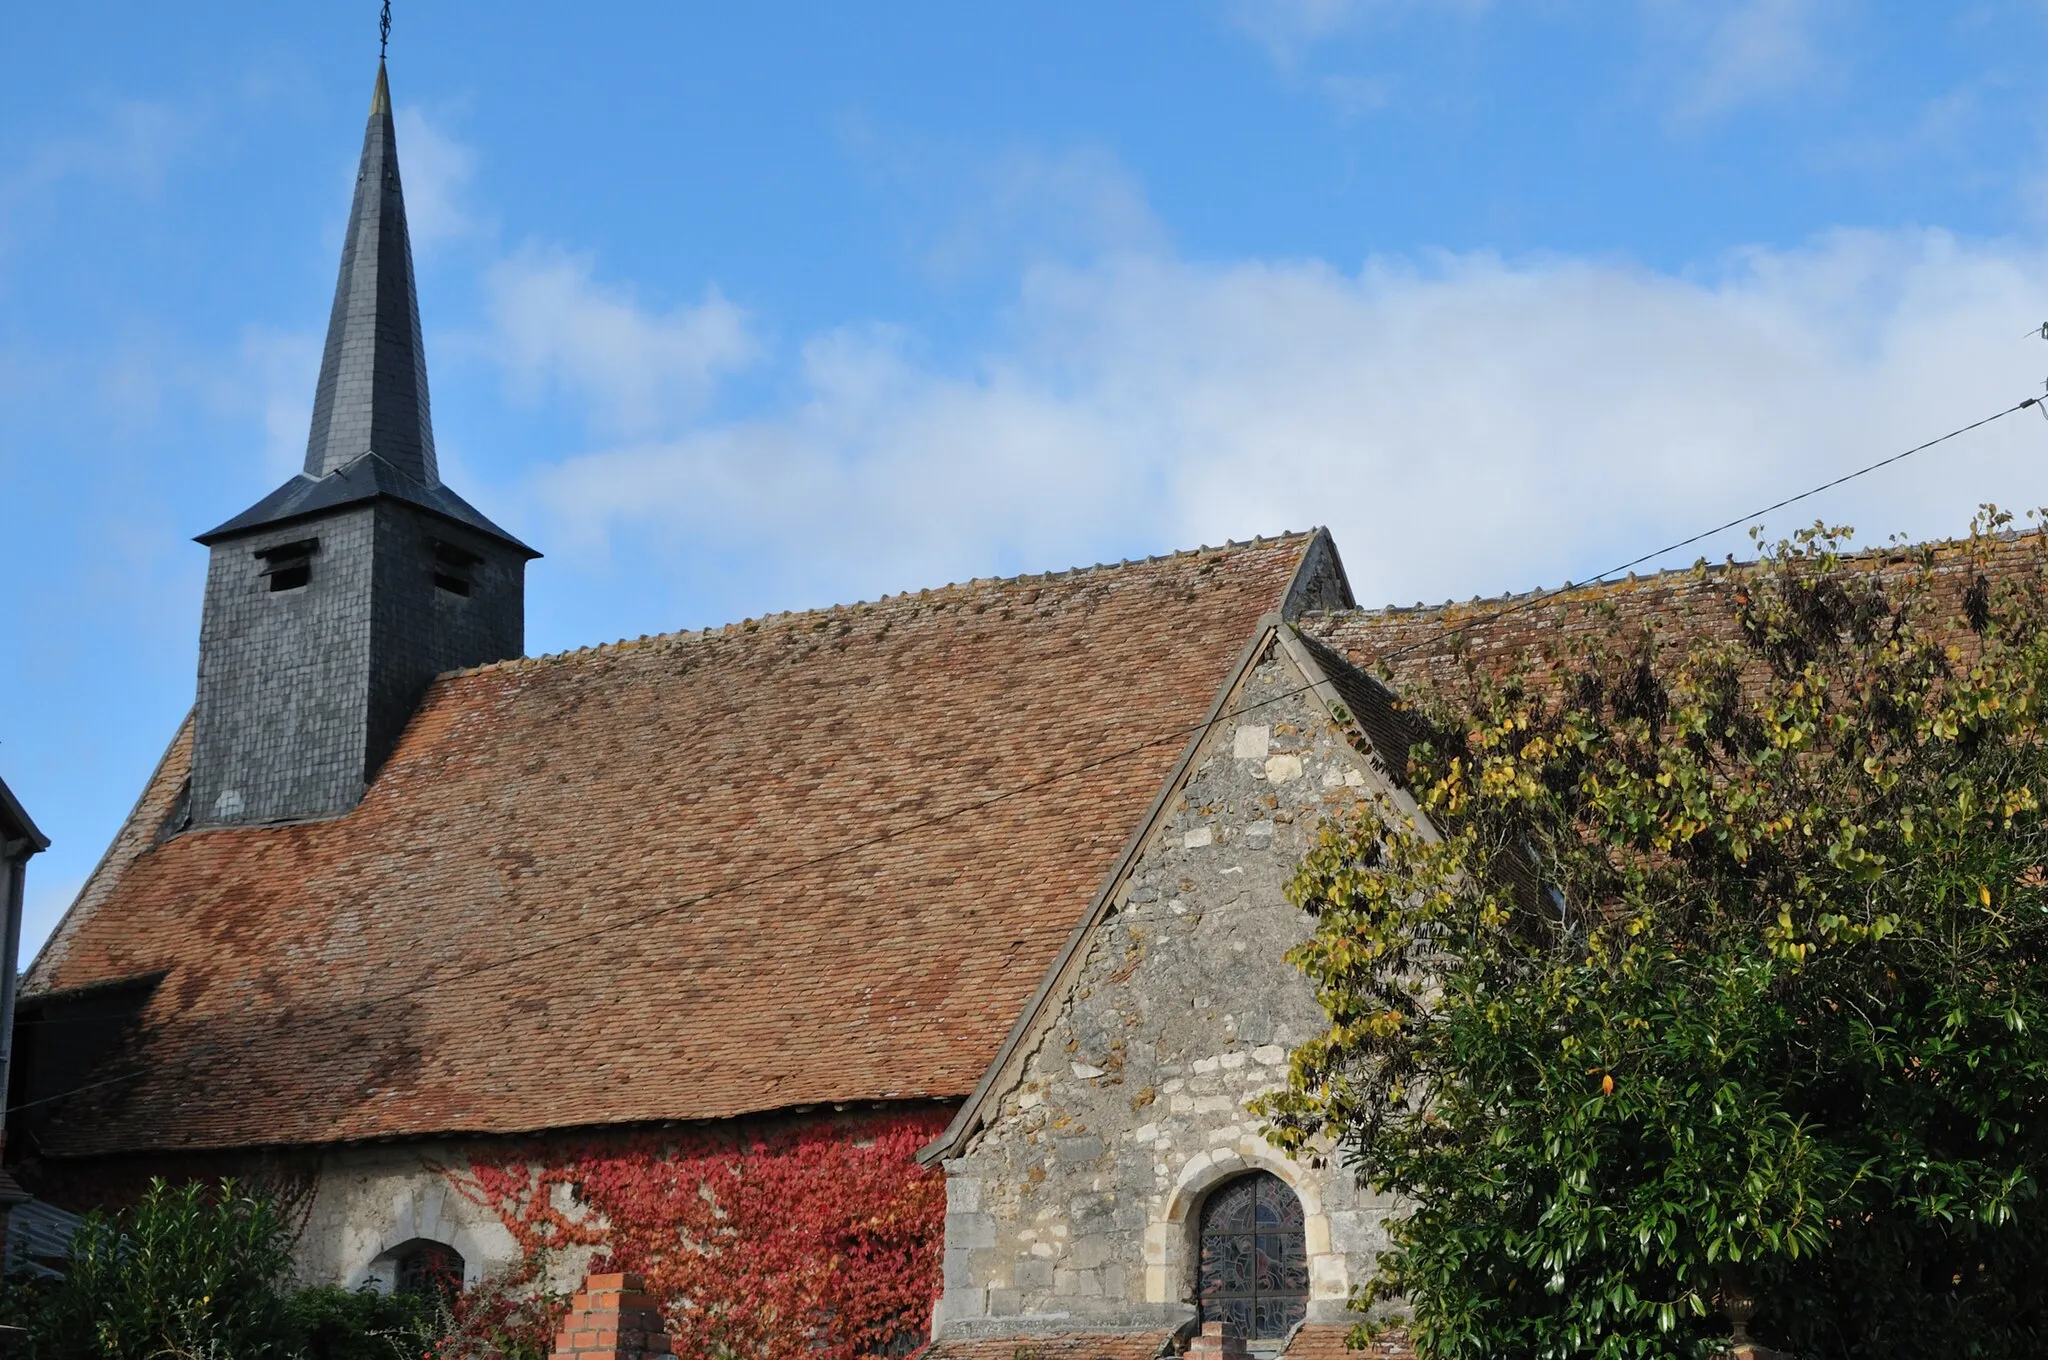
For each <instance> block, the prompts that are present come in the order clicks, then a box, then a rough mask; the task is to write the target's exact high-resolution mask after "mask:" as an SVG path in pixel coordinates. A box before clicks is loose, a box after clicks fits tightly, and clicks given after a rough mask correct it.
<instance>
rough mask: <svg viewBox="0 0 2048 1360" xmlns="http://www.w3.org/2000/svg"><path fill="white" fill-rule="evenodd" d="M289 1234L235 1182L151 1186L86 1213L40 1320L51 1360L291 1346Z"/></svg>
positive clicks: (245, 1353)
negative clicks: (129, 1202)
mask: <svg viewBox="0 0 2048 1360" xmlns="http://www.w3.org/2000/svg"><path fill="white" fill-rule="evenodd" d="M290 1266H291V1255H290V1233H289V1231H288V1230H287V1228H286V1226H285V1224H284V1222H283V1220H282V1219H280V1218H279V1217H278V1214H277V1210H276V1208H275V1207H274V1206H273V1205H272V1204H271V1202H270V1201H269V1199H267V1198H266V1197H264V1196H262V1195H259V1194H252V1193H250V1192H249V1191H246V1190H244V1189H243V1188H241V1187H240V1186H239V1185H237V1184H236V1183H235V1182H234V1181H232V1180H224V1181H222V1182H220V1184H219V1185H218V1186H217V1187H207V1186H202V1185H200V1184H199V1183H198V1182H196V1181H195V1182H192V1183H190V1184H188V1185H185V1186H183V1187H181V1188H178V1189H172V1188H171V1187H170V1186H168V1185H166V1184H164V1182H162V1181H160V1180H159V1181H152V1182H151V1183H150V1187H149V1190H148V1192H147V1193H146V1194H145V1195H143V1197H142V1199H141V1201H140V1202H139V1203H137V1204H136V1205H135V1206H134V1207H133V1208H131V1209H127V1210H124V1211H122V1212H120V1213H118V1214H114V1215H112V1216H108V1215H106V1214H101V1213H97V1212H95V1213H92V1214H88V1215H87V1216H86V1219H85V1223H84V1225H83V1226H81V1227H80V1228H79V1230H78V1234H77V1236H76V1237H74V1238H73V1239H72V1243H71V1273H70V1277H69V1278H68V1279H67V1280H66V1281H65V1283H64V1286H63V1287H62V1288H61V1289H59V1290H57V1291H56V1293H55V1295H54V1297H53V1298H52V1299H51V1300H50V1304H49V1307H48V1309H47V1311H46V1312H45V1313H44V1316H43V1322H42V1326H41V1329H40V1335H38V1336H37V1337H36V1342H37V1345H36V1352H37V1355H38V1356H39V1357H44V1358H45V1360H73V1358H74V1357H77V1358H78V1360H83V1358H84V1357H87V1356H91V1357H97V1358H98V1360H164V1358H165V1357H179V1360H200V1358H201V1357H205V1358H206V1360H213V1358H214V1357H220V1360H229V1358H230V1357H231V1358H232V1360H262V1358H263V1357H266V1356H273V1355H275V1356H284V1355H289V1354H291V1353H292V1351H293V1350H294V1349H295V1348H294V1346H293V1344H292V1343H293V1340H294V1337H293V1328H292V1325H291V1317H290V1313H289V1310H288V1309H287V1307H286V1303H285V1289H286V1283H287V1280H288V1278H289V1271H290Z"/></svg>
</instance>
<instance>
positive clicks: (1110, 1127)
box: [938, 644, 1390, 1336]
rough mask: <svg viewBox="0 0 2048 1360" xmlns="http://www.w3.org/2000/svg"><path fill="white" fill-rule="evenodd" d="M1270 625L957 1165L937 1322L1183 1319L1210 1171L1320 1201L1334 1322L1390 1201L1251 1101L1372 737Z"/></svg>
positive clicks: (1277, 1041)
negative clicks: (1300, 899)
mask: <svg viewBox="0 0 2048 1360" xmlns="http://www.w3.org/2000/svg"><path fill="white" fill-rule="evenodd" d="M1303 686H1304V681H1303V678H1302V676H1301V674H1300V672H1298V671H1297V670H1296V669H1295V668H1294V667H1293V665H1292V664H1291V663H1290V662H1289V661H1288V660H1287V658H1286V657H1285V655H1284V653H1283V652H1282V651H1281V650H1280V649H1279V647H1278V646H1277V644H1276V645H1275V646H1274V647H1273V648H1271V649H1269V651H1268V653H1267V654H1266V655H1265V656H1264V657H1263V658H1262V659H1261V660H1260V661H1259V662H1258V664H1257V665H1256V666H1255V667H1254V669H1253V671H1252V673H1251V675H1250V676H1249V677H1248V679H1247V681H1246V684H1245V685H1244V687H1243V689H1242V692H1241V693H1240V694H1239V695H1238V696H1236V697H1235V699H1234V700H1233V701H1232V703H1231V705H1230V706H1229V709H1227V710H1226V711H1229V710H1230V709H1234V710H1239V712H1240V716H1239V717H1237V718H1236V719H1235V720H1230V719H1226V720H1225V721H1224V722H1222V723H1219V724H1218V728H1217V730H1216V731H1215V732H1214V733H1212V734H1211V735H1210V737H1209V738H1208V740H1207V742H1206V743H1205V745H1204V747H1203V749H1202V750H1201V751H1199V752H1198V753H1197V756H1196V759H1195V761H1194V762H1193V764H1192V765H1191V767H1190V770H1189V773H1188V777H1187V780H1186V782H1185V784H1184V786H1183V788H1182V790H1181V792H1180V793H1179V794H1178V795H1177V796H1176V797H1175V798H1174V799H1173V800H1172V801H1171V802H1170V803H1169V805H1168V809H1167V815H1166V816H1165V817H1164V818H1163V819H1162V824H1161V825H1160V826H1159V827H1158V828H1157V829H1156V830H1155V832H1154V834H1153V836H1152V837H1151V839H1150V841H1149V842H1148V843H1147V844H1146V845H1145V847H1144V848H1143V850H1142V852H1141V853H1140V856H1139V858H1138V860H1137V862H1136V864H1135V865H1134V866H1133V869H1132V871H1131V873H1130V874H1129V875H1128V877H1127V878H1126V880H1125V882H1124V883H1123V884H1122V885H1121V886H1120V888H1119V889H1118V891H1117V894H1116V897H1115V901H1114V905H1113V908H1112V909H1111V911H1110V914H1109V915H1108V916H1107V917H1106V918H1105V919H1104V920H1103V921H1102V923H1101V924H1100V925H1099V927H1098V928H1097V929H1096V931H1095V932H1094V936H1093V938H1092V940H1090V941H1089V942H1088V943H1087V944H1086V945H1085V946H1084V948H1085V950H1086V954H1085V957H1084V959H1083V961H1082V963H1081V965H1080V969H1079V972H1078V974H1077V975H1076V976H1075V977H1074V980H1073V983H1072V985H1071V986H1070V987H1069V988H1068V989H1067V991H1066V994H1065V995H1063V996H1061V997H1060V998H1058V999H1057V1001H1056V1002H1055V1003H1054V1004H1056V1005H1057V1007H1058V1010H1057V1013H1056V1016H1055V1017H1054V1018H1053V1019H1052V1020H1051V1022H1050V1023H1049V1025H1048V1026H1047V1027H1046V1028H1044V1029H1043V1030H1042V1032H1041V1033H1040V1034H1038V1035H1037V1036H1035V1037H1034V1039H1033V1040H1032V1041H1030V1043H1031V1046H1030V1047H1029V1049H1028V1051H1027V1052H1026V1053H1025V1054H1024V1055H1022V1058H1021V1064H1013V1066H1012V1068H1011V1072H1010V1074H1008V1076H1007V1079H1008V1080H1009V1082H1010V1084H1009V1085H1008V1086H1007V1088H1003V1089H998V1090H996V1091H992V1092H991V1093H990V1096H989V1100H990V1107H989V1112H988V1115H987V1121H988V1122H987V1125H986V1126H985V1127H984V1128H983V1129H982V1131H981V1132H980V1133H978V1134H977V1135H976V1136H975V1137H974V1138H973V1139H972V1140H971V1141H970V1142H969V1144H968V1146H967V1148H966V1150H965V1151H964V1153H963V1154H962V1155H961V1156H959V1157H957V1158H955V1159H952V1160H950V1161H948V1162H947V1164H946V1170H947V1176H948V1181H947V1185H948V1209H949V1216H948V1218H947V1226H946V1256H945V1295H944V1297H943V1299H942V1300H941V1302H940V1305H939V1310H938V1323H939V1327H940V1332H941V1335H955V1336H962V1335H975V1334H1001V1333H1005V1332H1026V1331H1032V1330H1057V1329H1059V1328H1062V1327H1065V1328H1072V1327H1076V1326H1080V1327H1096V1328H1111V1327H1140V1326H1159V1325H1169V1326H1170V1325H1176V1324H1178V1323H1180V1322H1182V1321H1185V1320H1186V1319H1188V1318H1191V1317H1192V1316H1193V1313H1194V1308H1193V1304H1192V1298H1193V1288H1194V1266H1193V1255H1194V1253H1193V1244H1194V1234H1195V1231H1196V1226H1197V1224H1198V1222H1199V1217H1200V1204H1201V1201H1202V1199H1203V1197H1204V1196H1205V1195H1206V1193H1207V1192H1208V1190H1209V1189H1210V1188H1211V1187H1213V1186H1214V1185H1216V1184H1219V1183H1221V1182H1222V1181H1225V1180H1228V1179H1229V1178H1231V1177H1232V1176H1234V1175H1237V1174H1240V1173H1242V1172H1243V1171H1245V1170H1248V1169H1251V1168H1264V1169H1268V1170H1271V1171H1273V1172H1274V1173H1275V1174H1277V1175H1279V1176H1280V1177H1281V1179H1283V1180H1285V1181H1287V1182H1288V1183H1289V1184H1290V1185H1292V1186H1293V1187H1294V1188H1295V1191H1296V1193H1297V1194H1298V1195H1300V1197H1301V1199H1302V1203H1303V1208H1304V1210H1305V1211H1306V1212H1307V1215H1308V1249H1309V1253H1310V1257H1311V1271H1312V1278H1313V1292H1312V1297H1311V1303H1310V1318H1311V1319H1312V1320H1329V1321H1340V1320H1342V1319H1343V1317H1344V1302H1345V1299H1346V1297H1347V1295H1348V1293H1349V1291H1350V1289H1351V1288H1352V1286H1354V1285H1355V1284H1357V1283H1359V1282H1361V1281H1362V1280H1363V1279H1364V1278H1365V1277H1366V1275H1367V1274H1368V1272H1369V1271H1370V1269H1371V1267H1372V1263H1373V1260H1374V1258H1375V1255H1376V1253H1377V1252H1378V1251H1379V1250H1381V1249H1382V1248H1383V1247H1384V1245H1385V1240H1384V1235H1383V1233H1382V1231H1381V1227H1380V1224H1381V1222H1382V1220H1383V1219H1384V1218H1385V1216H1386V1214H1387V1212H1388V1209H1389V1207H1390V1206H1389V1205H1388V1204H1387V1203H1385V1202H1383V1201H1380V1200H1377V1199H1375V1198H1373V1197H1371V1196H1370V1195H1369V1194H1367V1193H1366V1192H1362V1191H1361V1190H1359V1189H1358V1188H1357V1187H1356V1185H1355V1184H1354V1181H1353V1178H1352V1176H1351V1175H1350V1173H1348V1172H1347V1171H1345V1170H1343V1169H1342V1168H1341V1167H1326V1168H1316V1167H1312V1166H1310V1165H1308V1164H1307V1163H1306V1162H1294V1161H1290V1160H1288V1159H1286V1158H1285V1157H1283V1156H1282V1155H1280V1154H1279V1153H1277V1152H1275V1151H1274V1150H1272V1149H1271V1148H1270V1147H1268V1146H1267V1144H1266V1143H1265V1141H1264V1139H1263V1138H1262V1137H1261V1136H1260V1132H1259V1128H1260V1124H1259V1120H1258V1119H1257V1118H1256V1117H1254V1116H1252V1115H1250V1114H1249V1113H1247V1112H1246V1111H1245V1109H1244V1102H1245V1101H1247V1100H1249V1099H1250V1098H1252V1097H1254V1096H1256V1095H1258V1094H1260V1093H1261V1092H1264V1091H1268V1090H1271V1089H1273V1088H1274V1087H1276V1086H1277V1085H1279V1084H1280V1083H1281V1082H1282V1081H1283V1080H1284V1078H1285V1072H1286V1057H1287V1053H1288V1050H1289V1049H1290V1048H1292V1047H1293V1046H1294V1045H1296V1044H1298V1043H1300V1042H1301V1041H1302V1040H1304V1039H1306V1038H1308V1037H1310V1036H1312V1035H1313V1034H1315V1033H1317V1032H1319V1031H1320V1029H1321V1028H1322V1024H1323V1014H1322V1011H1321V1008H1320V1007H1319V1006H1318V1005H1317V1003H1316V1000H1315V996H1314V993H1313V991H1312V989H1311V988H1310V986H1309V984H1308V982H1307V980H1306V979H1305V978H1303V977H1302V976H1301V974H1300V973H1299V972H1298V971H1297V970H1296V969H1295V968H1294V967H1293V966H1292V965H1291V964H1289V963H1287V962H1286V961H1285V959H1284V957H1283V955H1284V954H1285V953H1286V952H1287V950H1288V949H1289V948H1290V947H1291V946H1293V945H1294V944H1295V943H1297V942H1299V941H1300V940H1302V939H1304V938H1306V936H1307V934H1308V931H1309V924H1310V923H1309V918H1308V917H1307V916H1306V915H1304V914H1303V913H1301V912H1299V911H1297V910H1296V909H1295V908H1293V907H1291V906H1289V905H1288V903H1287V901H1286V899H1285V897H1284V896H1283V892H1282V888H1283V885H1284V884H1285V882H1286V880H1287V878H1288V876H1289V874H1290V873H1291V871H1292V869H1293V867H1294V865H1295V864H1296V863H1297V862H1298V861H1299V859H1300V858H1301V855H1302V854H1303V852H1304V851H1305V850H1306V848H1307V846H1308V842H1309V839H1310V837H1311V836H1312V835H1313V834H1314V831H1315V828H1316V826H1317V824H1318V822H1319V820H1320V819H1321V818H1322V817H1323V816H1325V815H1328V814H1334V813H1339V812H1342V811H1345V810H1348V809H1350V808H1351V807H1354V806H1356V805H1357V803H1358V802H1359V801H1360V800H1361V799H1362V798H1364V797H1365V796H1366V790H1367V788H1368V780H1369V774H1368V771H1367V766H1366V763H1365V761H1364V759H1363V758H1362V757H1360V756H1359V755H1358V754H1357V753H1356V752H1355V751H1353V750H1352V749H1351V748H1350V746H1349V744H1348V742H1347V741H1346V739H1345V737H1344V734H1343V733H1342V732H1340V731H1339V730H1337V729H1336V728H1335V727H1334V725H1333V724H1332V723H1331V722H1330V720H1329V715H1328V712H1327V710H1325V709H1324V708H1323V706H1322V705H1321V704H1320V703H1319V702H1318V701H1317V700H1316V698H1315V696H1314V695H1313V694H1310V693H1306V692H1303Z"/></svg>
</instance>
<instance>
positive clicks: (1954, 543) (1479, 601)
mask: <svg viewBox="0 0 2048 1360" xmlns="http://www.w3.org/2000/svg"><path fill="white" fill-rule="evenodd" d="M2038 532H2044V531H2042V530H2032V529H2029V530H2018V531H2014V530H2007V531H2005V532H2003V533H1999V534H1992V535H1987V537H1990V538H1993V539H2003V540H2012V539H2017V538H2020V537H2023V536H2025V535H2026V534H2030V533H2038ZM1970 541H1971V540H1970V539H1968V538H1939V539H1930V540H1928V541H1926V542H1924V543H1894V544H1880V545H1875V546H1872V547H1868V548H1859V549H1857V550H1856V551H1854V552H1848V553H1844V554H1842V556H1843V558H1844V559H1845V560H1848V561H1856V560H1861V559H1871V558H1879V557H1883V558H1890V559H1892V560H1894V561H1896V560H1900V559H1902V558H1903V557H1904V556H1905V555H1906V554H1908V553H1916V552H1934V553H1939V552H1943V551H1946V550H1949V549H1954V548H1960V547H1963V546H1965V545H1966V544H1968V543H1969V542H1970ZM1760 560H1761V559H1758V558H1753V557H1749V558H1742V559H1740V560H1737V559H1736V557H1735V556H1734V554H1732V553H1731V554H1729V555H1728V556H1727V557H1724V558H1723V559H1722V560H1720V561H1718V562H1710V561H1708V560H1707V559H1706V558H1704V557H1702V558H1696V559H1695V560H1693V561H1691V562H1688V563H1686V564H1685V565H1684V566H1682V567H1665V568H1663V569H1662V570H1659V571H1652V572H1641V573H1638V572H1633V571H1632V572H1630V573H1628V575H1626V576H1617V577H1613V578H1611V579H1610V578H1609V577H1605V576H1595V577H1593V578H1592V579H1590V580H1586V581H1566V582H1565V583H1564V584H1563V585H1557V586H1532V587H1531V588H1529V589H1528V590H1522V591H1508V592H1506V593H1504V594H1500V595H1474V596H1473V597H1472V598H1471V599H1469V600H1443V601H1441V602H1439V603H1437V604H1424V603H1421V602H1420V601H1418V602H1417V603H1415V604H1382V605H1374V606H1371V607H1365V606H1361V607H1359V608H1357V609H1320V610H1312V611H1309V612H1308V613H1307V614H1306V615H1304V617H1305V618H1308V619H1354V618H1402V617H1420V616H1422V615H1426V614H1439V613H1442V612H1444V611H1446V610H1451V609H1472V608H1482V609H1483V608H1485V607H1486V606H1488V605H1519V604H1522V603H1525V602H1526V601H1529V600H1540V599H1542V598H1544V597H1545V596H1550V595H1555V596H1557V597H1559V598H1560V599H1562V598H1564V597H1566V596H1569V595H1573V594H1575V593H1577V592H1579V591H1582V590H1597V589H1606V588H1612V587H1615V586H1629V585H1635V586H1646V585H1655V584H1657V583H1658V582H1662V581H1670V580H1674V579H1676V578H1679V577H1684V576H1691V575H1692V574H1694V573H1695V572H1699V571H1702V570H1704V571H1705V572H1706V574H1707V575H1709V576H1713V575H1715V574H1717V573H1720V572H1726V571H1729V570H1732V569H1735V568H1740V567H1753V566H1755V565H1756V564H1757V563H1758V561H1760Z"/></svg>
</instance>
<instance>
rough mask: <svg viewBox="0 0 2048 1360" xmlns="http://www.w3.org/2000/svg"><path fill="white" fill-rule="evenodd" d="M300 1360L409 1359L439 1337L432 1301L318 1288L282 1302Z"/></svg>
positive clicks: (437, 1310) (439, 1312) (435, 1304)
mask: <svg viewBox="0 0 2048 1360" xmlns="http://www.w3.org/2000/svg"><path fill="white" fill-rule="evenodd" d="M286 1308H287V1311H288V1312H289V1313H290V1316H291V1323H292V1331H293V1333H294V1336H295V1338H296V1342H297V1346H298V1352H299V1354H301V1355H303V1356H304V1357H305V1360H413V1358H414V1357H417V1356H420V1355H423V1354H425V1353H426V1352H427V1350H428V1349H429V1348H430V1347H431V1345H432V1343H433V1342H434V1341H435V1340H436V1339H437V1338H438V1337H439V1336H440V1334H441V1331H442V1330H443V1328H442V1326H441V1320H442V1317H441V1315H442V1312H443V1306H442V1305H441V1303H440V1301H439V1300H437V1299H429V1298H421V1297H418V1296H416V1295H410V1294H380V1293H378V1292H377V1291H376V1290H374V1289H356V1290H348V1289H342V1288H340V1287H338V1286H335V1285H320V1286H317V1287H315V1288H312V1289H301V1290H298V1291H297V1292H295V1293H293V1294H292V1295H291V1297H290V1298H289V1299H288V1300H287V1301H286Z"/></svg>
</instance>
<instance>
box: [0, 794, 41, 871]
mask: <svg viewBox="0 0 2048 1360" xmlns="http://www.w3.org/2000/svg"><path fill="white" fill-rule="evenodd" d="M0 839H5V840H19V841H27V842H28V845H29V851H28V853H29V854H31V855H33V854H35V853H36V852H37V851H38V850H47V849H49V848H50V838H49V837H48V836H45V835H44V834H43V833H42V832H41V831H38V830H37V829H36V824H35V822H34V821H33V820H31V819H30V817H29V815H28V809H27V808H25V807H23V806H22V805H21V800H20V799H18V798H16V797H15V796H14V790H12V789H10V788H8V787H7V781H6V780H4V779H0ZM24 858H25V857H24Z"/></svg>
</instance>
